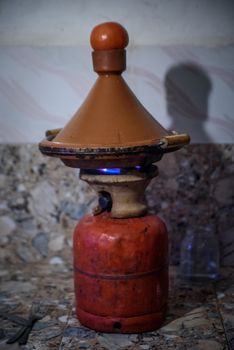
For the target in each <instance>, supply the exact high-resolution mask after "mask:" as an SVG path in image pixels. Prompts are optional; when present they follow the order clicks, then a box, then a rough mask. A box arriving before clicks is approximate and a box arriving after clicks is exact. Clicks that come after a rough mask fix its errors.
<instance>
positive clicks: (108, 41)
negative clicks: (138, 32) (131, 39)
mask: <svg viewBox="0 0 234 350" xmlns="http://www.w3.org/2000/svg"><path fill="white" fill-rule="evenodd" d="M90 43H91V46H92V48H93V49H94V50H114V49H124V48H125V47H126V46H127V45H128V32H127V31H126V29H125V28H124V27H123V26H121V24H119V23H116V22H105V23H101V24H99V25H97V26H96V27H94V28H93V30H92V33H91V36H90Z"/></svg>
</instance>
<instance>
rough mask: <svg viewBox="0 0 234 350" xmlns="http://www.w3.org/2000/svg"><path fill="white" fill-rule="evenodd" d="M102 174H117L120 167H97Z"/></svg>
mask: <svg viewBox="0 0 234 350" xmlns="http://www.w3.org/2000/svg"><path fill="white" fill-rule="evenodd" d="M98 171H100V172H101V173H103V174H109V175H119V174H120V173H121V168H103V169H98Z"/></svg>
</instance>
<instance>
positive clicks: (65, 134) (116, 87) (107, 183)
mask: <svg viewBox="0 0 234 350" xmlns="http://www.w3.org/2000/svg"><path fill="white" fill-rule="evenodd" d="M90 42H91V46H92V48H93V52H92V59H93V69H94V71H95V72H96V73H97V74H98V78H97V80H96V82H95V84H94V86H93V87H92V89H91V91H90V93H89V94H88V96H87V98H86V99H85V101H84V103H83V104H82V105H81V106H80V108H79V109H78V111H77V112H76V113H75V115H74V116H73V117H72V119H71V120H70V121H69V122H68V123H67V124H66V125H65V127H64V128H63V129H56V130H51V131H48V132H47V133H46V138H45V139H44V140H43V141H41V142H40V144H39V148H40V151H41V152H42V153H43V154H44V155H47V156H52V157H58V158H60V159H61V160H62V162H63V163H64V164H65V165H66V166H68V167H72V168H79V169H80V179H81V180H83V181H86V182H87V183H88V184H89V185H90V186H91V187H92V188H93V189H94V190H95V191H96V192H97V196H98V205H97V207H96V208H95V209H94V210H93V213H92V214H88V215H86V216H84V217H83V218H82V219H81V220H80V222H79V223H78V224H77V226H76V228H75V231H74V244H73V254H74V282H75V283H74V284H75V296H76V313H77V317H78V319H79V321H80V322H81V324H83V325H84V326H86V327H89V328H91V329H94V330H97V331H101V332H120V333H137V332H145V331H150V330H154V329H157V328H158V327H160V325H161V324H162V321H163V320H164V317H165V313H166V310H167V300H168V260H169V257H168V238H167V229H166V226H165V224H164V222H163V221H162V220H161V219H160V218H159V217H158V216H156V215H149V214H147V205H146V203H145V200H144V191H145V189H146V187H147V186H148V184H149V183H150V181H151V179H152V178H154V177H156V176H157V175H158V169H157V166H156V165H155V164H154V163H156V162H158V161H160V159H161V158H162V157H163V156H164V155H165V154H166V153H168V152H174V151H177V150H179V149H180V148H181V147H183V146H184V145H186V144H188V143H189V135H187V134H180V133H177V132H174V131H173V132H169V131H167V130H165V129H164V128H163V127H162V126H161V125H160V124H159V123H158V122H157V121H156V120H155V119H154V118H153V117H152V116H151V115H150V113H149V112H148V111H147V110H146V109H145V108H144V107H143V106H142V104H141V103H140V102H139V100H138V99H137V98H136V96H135V95H134V94H133V92H132V91H131V90H130V88H129V87H128V85H127V84H126V82H125V81H124V79H123V77H122V75H121V74H122V72H123V71H124V70H125V69H126V50H125V48H126V46H127V45H128V33H127V31H126V30H125V29H124V28H123V27H122V26H121V25H120V24H118V23H115V22H108V23H102V24H100V25H98V26H96V27H95V28H94V29H93V31H92V33H91V38H90ZM155 200H157V198H155Z"/></svg>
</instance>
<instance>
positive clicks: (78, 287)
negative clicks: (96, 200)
mask: <svg viewBox="0 0 234 350" xmlns="http://www.w3.org/2000/svg"><path fill="white" fill-rule="evenodd" d="M73 247H74V248H73V249H74V274H75V279H74V280H75V294H76V312H77V317H78V319H79V320H80V322H81V323H82V324H83V325H85V326H87V327H89V328H92V329H95V330H98V331H101V332H121V333H136V332H145V331H150V330H153V329H156V328H158V327H159V326H160V324H161V322H162V320H163V318H164V316H165V311H166V307H167V298H168V238H167V230H166V226H165V224H164V223H163V221H162V220H161V219H160V218H159V217H158V216H155V215H145V216H142V217H135V218H124V219H115V218H112V217H111V215H110V213H108V212H104V213H102V214H100V215H97V216H94V215H86V216H85V217H83V218H82V219H81V220H80V222H79V223H78V225H77V226H76V228H75V231H74V245H73Z"/></svg>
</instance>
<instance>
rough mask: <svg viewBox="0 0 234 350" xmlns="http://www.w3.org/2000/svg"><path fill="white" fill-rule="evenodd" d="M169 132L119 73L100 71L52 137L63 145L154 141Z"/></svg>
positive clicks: (77, 145)
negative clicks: (71, 116) (68, 119)
mask: <svg viewBox="0 0 234 350" xmlns="http://www.w3.org/2000/svg"><path fill="white" fill-rule="evenodd" d="M166 135H168V132H167V131H166V130H165V129H164V128H163V127H162V126H161V125H160V124H159V123H158V122H156V121H155V120H154V118H153V117H152V116H151V115H150V114H149V113H148V112H147V110H146V109H145V108H144V107H143V106H142V104H141V103H140V102H139V100H138V99H137V98H136V97H135V95H134V94H133V93H132V91H131V90H130V89H129V87H128V85H127V84H126V83H125V81H124V79H123V78H122V77H121V76H120V75H116V74H113V75H101V76H100V77H99V78H98V79H97V81H96V83H95V85H94V86H93V88H92V90H91V91H90V93H89V95H88V97H87V98H86V100H85V101H84V103H83V104H82V106H81V107H80V108H79V110H78V111H77V112H76V114H75V115H74V116H73V118H72V119H71V120H70V122H69V123H68V124H67V125H66V127H65V128H64V129H62V130H61V132H59V134H58V135H57V136H56V137H55V138H54V140H53V141H54V142H59V143H61V144H63V147H68V146H69V145H72V147H79V148H89V147H92V148H95V147H97V148H100V147H129V146H142V145H151V144H156V143H157V142H158V141H159V140H160V139H161V138H162V137H164V136H166Z"/></svg>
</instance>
